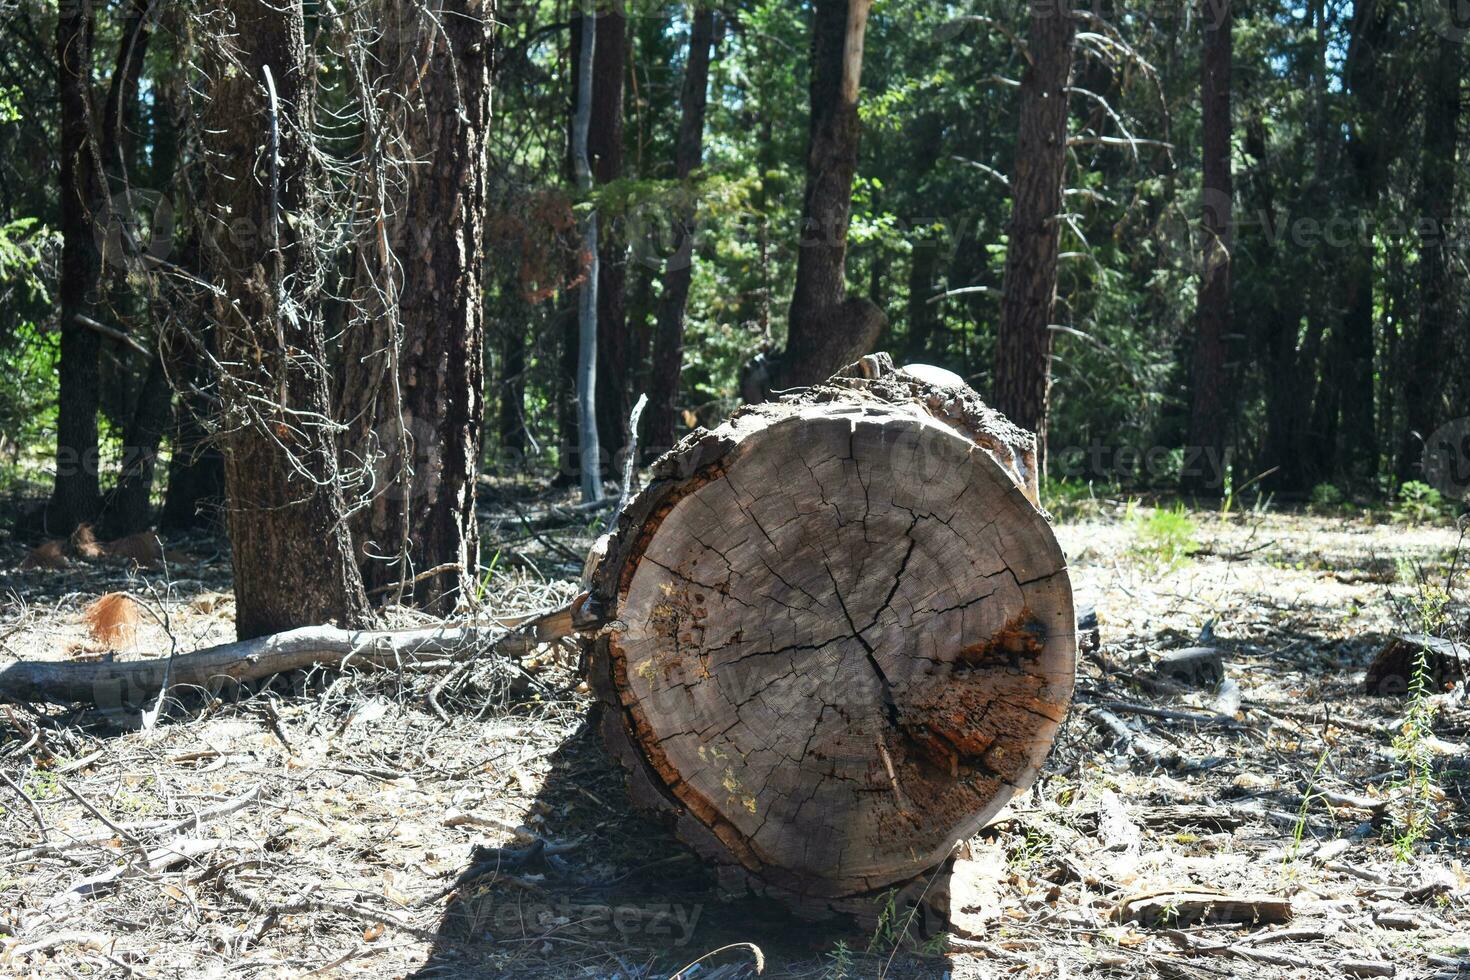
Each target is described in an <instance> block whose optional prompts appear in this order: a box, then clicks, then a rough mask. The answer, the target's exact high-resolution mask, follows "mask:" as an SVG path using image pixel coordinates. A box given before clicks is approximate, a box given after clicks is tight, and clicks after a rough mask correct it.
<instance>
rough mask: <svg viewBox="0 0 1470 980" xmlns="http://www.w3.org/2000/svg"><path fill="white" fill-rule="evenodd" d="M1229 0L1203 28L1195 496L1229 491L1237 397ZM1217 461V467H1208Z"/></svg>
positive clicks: (1207, 2) (1192, 423)
mask: <svg viewBox="0 0 1470 980" xmlns="http://www.w3.org/2000/svg"><path fill="white" fill-rule="evenodd" d="M1230 8H1231V3H1230V0H1225V2H1224V3H1220V4H1218V5H1216V4H1215V3H1213V2H1212V0H1203V2H1202V4H1201V8H1200V12H1201V20H1202V22H1203V27H1204V53H1203V55H1202V57H1201V83H1200V105H1201V109H1202V113H1201V115H1202V120H1201V128H1202V129H1203V130H1204V158H1203V182H1204V214H1203V215H1202V218H1201V226H1202V227H1203V229H1204V235H1205V242H1204V257H1203V268H1202V269H1201V270H1200V283H1199V294H1198V304H1199V305H1198V312H1197V313H1196V318H1197V324H1196V328H1195V338H1194V354H1193V359H1192V360H1193V363H1192V369H1193V370H1192V375H1193V390H1192V393H1191V401H1190V411H1189V445H1190V447H1191V449H1192V450H1197V451H1199V452H1200V455H1199V456H1198V457H1197V458H1198V459H1200V460H1203V461H1206V464H1207V465H1202V466H1200V467H1198V468H1197V469H1196V470H1194V471H1193V472H1187V473H1185V474H1184V483H1185V486H1186V487H1187V488H1189V489H1192V490H1197V491H1205V492H1207V493H1218V492H1220V491H1221V490H1222V489H1223V485H1222V484H1221V482H1220V478H1222V477H1223V476H1224V471H1223V469H1222V468H1220V467H1221V466H1223V463H1224V458H1225V437H1226V428H1227V427H1228V425H1229V420H1230V402H1231V399H1230V393H1229V391H1228V387H1229V386H1228V384H1227V382H1226V377H1225V342H1226V340H1225V338H1226V336H1227V335H1228V334H1229V333H1230V267H1231V249H1232V248H1233V247H1234V246H1233V241H1232V237H1233V236H1232V231H1231V199H1232V195H1233V193H1234V182H1233V181H1232V179H1231V175H1230V134H1231V130H1232V128H1231V124H1230V59H1231V48H1232V40H1231V39H1232V37H1233V36H1234V29H1233V24H1232V12H1231V9H1230ZM1209 461H1216V462H1217V463H1218V464H1220V465H1219V466H1217V465H1209Z"/></svg>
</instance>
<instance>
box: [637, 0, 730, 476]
mask: <svg viewBox="0 0 1470 980" xmlns="http://www.w3.org/2000/svg"><path fill="white" fill-rule="evenodd" d="M693 7H694V15H693V20H692V22H691V23H690V29H689V58H688V61H687V63H686V67H685V69H684V88H683V91H682V92H681V94H680V100H679V104H680V109H679V141H678V143H677V145H676V146H675V148H674V176H675V177H677V178H678V179H679V180H680V181H683V182H685V183H686V184H687V182H688V180H689V178H690V176H691V175H692V174H693V173H694V171H695V170H697V169H698V168H699V165H700V163H701V162H702V161H703V160H704V112H705V106H706V105H707V104H708V102H709V95H708V91H709V66H710V57H711V54H712V52H713V49H714V42H715V12H714V8H713V7H710V6H709V5H708V4H706V3H703V2H700V3H695V4H694V5H693ZM687 194H688V197H687V199H686V200H682V201H680V202H678V204H676V207H675V213H674V217H673V222H674V252H673V255H671V256H670V257H669V259H668V262H667V264H666V265H665V267H664V277H663V279H664V282H663V287H664V288H663V293H662V295H660V296H659V301H658V313H657V321H658V325H657V327H656V333H655V336H654V343H653V374H652V383H651V384H650V385H649V387H650V389H652V394H651V395H650V397H649V417H648V437H647V439H646V446H647V448H648V450H649V451H650V452H652V453H662V452H664V451H665V450H667V449H669V448H671V447H672V446H673V445H674V422H675V414H676V411H677V405H678V400H679V373H680V371H681V370H682V367H683V362H684V311H685V308H686V306H687V305H688V302H689V286H690V284H691V283H692V282H693V279H694V221H695V200H694V192H693V189H692V188H688V189H687Z"/></svg>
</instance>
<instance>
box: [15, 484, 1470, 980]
mask: <svg viewBox="0 0 1470 980" xmlns="http://www.w3.org/2000/svg"><path fill="white" fill-rule="evenodd" d="M516 507H517V508H518V511H517V510H511V511H509V512H504V513H502V512H500V511H498V510H497V511H495V512H492V513H490V514H488V515H487V519H486V520H487V524H486V528H485V531H484V535H485V538H486V540H487V541H488V542H489V546H488V547H487V549H486V558H487V560H489V559H491V558H493V560H494V571H493V573H492V574H491V575H490V576H488V577H487V580H486V588H485V593H484V597H483V598H484V602H485V604H486V605H487V607H489V608H491V609H493V611H495V612H497V613H507V612H511V611H516V610H527V609H534V608H538V607H543V606H547V605H552V604H555V603H556V602H557V601H558V600H560V599H562V598H565V597H566V596H568V595H570V594H571V593H572V591H573V590H574V580H575V577H576V574H577V566H576V563H575V561H574V560H573V559H574V558H575V556H576V555H577V554H579V553H581V552H583V551H585V548H586V547H587V545H588V544H589V542H590V540H591V535H592V532H593V530H594V529H593V528H591V527H589V526H588V524H587V522H586V521H581V522H577V521H576V520H575V519H572V523H571V524H570V525H569V526H562V527H555V526H553V525H554V524H555V523H556V522H555V520H554V519H552V518H553V517H554V514H553V511H551V510H549V507H550V501H548V499H547V498H546V497H544V496H539V497H530V496H528V497H527V498H526V499H525V500H524V501H522V502H519V503H517V505H516ZM523 516H524V517H525V518H526V519H525V520H523V519H522V517H523ZM1063 517H1064V518H1065V519H1064V520H1062V521H1061V523H1060V524H1059V527H1058V533H1059V536H1060V537H1061V539H1062V542H1063V545H1064V547H1065V549H1066V551H1067V553H1068V555H1069V558H1070V560H1071V563H1072V567H1073V572H1074V585H1075V588H1076V592H1077V595H1078V598H1079V602H1080V603H1083V604H1095V607H1096V613H1097V619H1098V622H1099V626H1098V629H1099V635H1100V639H1101V645H1100V648H1098V649H1094V650H1090V651H1089V652H1087V653H1085V654H1084V655H1083V656H1082V657H1081V658H1080V660H1079V678H1078V688H1077V704H1076V707H1075V708H1074V710H1073V712H1072V714H1071V716H1070V718H1069V720H1068V723H1067V725H1066V727H1065V728H1064V729H1063V732H1062V736H1061V738H1060V739H1059V741H1058V744H1057V747H1056V750H1055V751H1054V752H1053V754H1052V757H1051V759H1050V761H1049V763H1048V765H1047V768H1046V772H1045V774H1044V775H1043V777H1042V779H1041V781H1040V782H1039V783H1038V785H1037V786H1036V787H1035V788H1034V789H1033V790H1032V791H1031V792H1029V793H1027V794H1025V795H1024V796H1022V797H1020V798H1018V799H1017V800H1015V801H1014V802H1013V804H1012V806H1011V807H1010V808H1009V809H1008V810H1007V811H1006V812H1005V813H1004V814H1003V815H1002V817H1001V818H1000V819H998V820H997V821H996V822H995V823H993V824H992V825H991V826H990V827H989V828H987V829H986V830H985V831H984V832H983V833H982V834H981V836H980V837H979V838H977V839H976V840H975V841H973V842H971V845H970V849H971V852H972V856H973V861H972V866H974V867H980V868H983V869H985V871H986V881H985V882H981V883H980V885H979V886H977V888H976V893H977V895H978V897H977V898H976V899H975V904H974V905H973V906H972V908H971V911H970V912H969V913H968V919H967V921H968V922H970V923H971V924H972V926H973V924H974V923H979V925H978V927H974V928H972V929H971V930H970V935H969V936H956V935H950V934H948V933H946V932H943V931H940V929H939V928H938V926H939V924H938V923H936V922H934V921H933V920H932V917H929V916H923V915H909V914H906V913H905V911H904V910H903V909H892V910H883V909H879V910H876V913H877V914H879V916H880V918H881V919H882V921H881V923H880V925H879V926H878V927H876V928H874V927H873V926H871V925H869V926H868V927H865V928H861V929H860V928H858V927H856V926H853V925H850V924H844V923H840V922H831V923H797V922H793V921H791V920H790V919H789V918H788V917H787V916H786V915H785V914H784V913H783V912H782V911H781V910H780V909H778V908H773V907H770V906H768V905H766V904H763V903H761V902H759V901H756V900H753V899H750V898H743V899H737V898H731V897H728V896H722V895H721V894H719V893H718V891H717V890H716V888H715V886H714V883H713V881H712V880H711V877H710V876H709V875H708V873H707V872H706V870H705V869H704V868H702V867H701V866H700V864H699V862H698V861H696V860H695V859H694V858H692V857H691V856H690V855H689V854H688V853H686V852H685V850H684V849H683V848H682V847H681V846H680V845H679V844H678V843H677V842H676V841H675V840H673V839H672V838H671V837H670V836H668V835H666V834H665V833H664V832H663V831H662V830H660V829H659V828H658V827H656V826H653V825H652V824H650V823H649V822H647V821H645V820H644V819H643V818H642V817H640V816H639V815H638V814H636V813H634V812H631V811H630V809H629V806H628V803H627V800H626V796H625V793H624V790H623V786H622V779H621V774H620V772H619V770H618V769H617V768H616V767H615V766H614V765H613V764H612V763H611V762H610V761H609V760H608V758H607V756H606V755H605V754H604V752H603V750H602V747H601V745H600V743H599V741H598V740H597V738H596V736H595V734H593V733H591V732H589V731H587V730H586V727H585V720H586V716H587V704H588V702H587V697H586V693H585V688H583V687H582V686H581V685H580V682H579V678H578V676H577V653H576V651H575V650H574V649H572V648H570V647H555V648H542V649H540V650H537V651H535V652H534V653H533V654H532V655H530V656H529V657H528V658H526V659H524V660H523V661H520V662H518V663H506V662H484V663H478V664H476V665H475V666H474V667H473V668H472V669H468V670H464V671H459V672H456V673H455V674H453V675H451V676H445V675H441V674H428V675H420V674H414V673H406V674H403V675H397V674H392V673H376V674H373V673H357V672H351V673H347V674H343V675H336V674H331V675H327V674H319V675H313V676H310V677H286V678H279V679H277V681H276V682H274V683H273V684H271V685H269V686H267V687H264V688H261V689H258V690H253V691H241V692H237V694H236V695H234V696H230V697H226V698H224V699H205V698H201V697H199V696H197V695H196V694H195V693H194V692H178V697H177V701H176V703H174V704H172V705H170V706H169V708H168V710H167V711H165V713H164V717H163V718H161V719H160V720H159V721H158V722H157V724H155V725H151V726H147V725H145V724H144V720H143V719H142V718H141V716H139V715H138V714H136V713H131V712H126V711H111V712H99V711H95V710H92V711H81V710H61V709H55V708H52V709H45V710H42V709H41V708H39V707H38V706H37V707H32V706H21V705H11V706H8V707H7V706H3V705H0V776H3V779H0V975H3V976H17V977H25V976H43V977H53V976H55V977H62V976H65V977H78V976H86V977H99V976H103V977H110V976H138V977H189V978H193V977H225V976H230V977H309V976H310V977H315V976H321V977H336V976H342V977H346V976H369V977H395V976H416V977H514V978H543V977H544V978H574V977H588V978H594V977H595V978H614V977H619V978H626V980H633V978H655V977H657V978H665V977H670V976H672V975H674V974H676V973H678V971H679V970H680V969H681V968H683V967H686V966H687V965H688V964H691V963H694V962H695V961H697V960H700V958H701V957H703V956H706V954H710V953H712V952H713V951H716V950H721V947H730V948H727V949H723V950H722V951H719V952H714V955H711V956H709V957H708V958H707V959H704V960H702V961H700V962H699V963H698V964H697V965H695V966H693V967H689V968H687V969H685V970H684V972H683V973H682V976H683V977H687V978H690V980H693V978H700V980H711V978H724V980H731V978H736V977H746V976H753V975H755V974H754V965H753V964H754V957H755V954H754V952H753V951H752V949H751V947H750V946H746V945H736V944H753V945H754V946H756V947H759V949H760V950H761V953H762V955H763V958H764V964H765V974H764V975H765V976H773V977H805V978H819V977H830V978H839V977H851V978H869V977H885V976H886V977H923V978H928V977H935V978H938V977H956V978H966V977H1002V976H1005V977H1010V976H1014V977H1073V976H1099V977H1101V976H1117V977H1152V976H1161V977H1169V978H1177V977H1198V978H1213V977H1229V976H1250V977H1324V978H1325V977H1343V976H1397V977H1401V978H1427V977H1443V978H1445V980H1448V978H1449V977H1452V976H1456V975H1470V872H1467V871H1466V869H1465V867H1464V864H1463V862H1464V860H1465V856H1466V848H1467V846H1470V806H1467V801H1466V791H1467V787H1470V748H1467V746H1466V744H1465V743H1466V741H1467V740H1470V708H1467V706H1466V703H1465V701H1464V698H1463V696H1462V693H1461V692H1462V691H1463V684H1461V685H1460V686H1459V687H1458V688H1457V689H1456V690H1455V691H1452V692H1448V693H1440V694H1437V695H1435V696H1434V697H1433V698H1431V699H1430V700H1429V702H1428V703H1427V705H1426V706H1425V707H1424V709H1423V710H1422V711H1421V712H1419V713H1418V714H1415V713H1411V712H1409V711H1408V708H1407V702H1406V700H1405V698H1404V697H1402V696H1372V697H1370V696H1367V695H1366V694H1364V693H1363V691H1364V682H1363V679H1364V668H1365V666H1366V665H1367V663H1368V662H1369V661H1370V660H1371V659H1372V657H1373V656H1374V655H1375V654H1376V653H1377V652H1378V651H1379V649H1381V648H1382V646H1383V645H1384V642H1385V638H1386V637H1387V636H1388V635H1390V634H1393V633H1396V632H1399V631H1402V630H1404V629H1405V628H1406V625H1408V626H1411V625H1413V624H1412V623H1409V624H1406V623H1405V620H1406V619H1408V620H1412V619H1414V617H1415V615H1416V611H1417V610H1419V609H1420V605H1421V604H1419V603H1416V602H1415V601H1414V599H1413V596H1414V595H1415V594H1416V593H1417V592H1419V591H1420V590H1419V589H1418V587H1417V586H1415V585H1414V577H1415V575H1416V574H1419V573H1421V572H1422V573H1423V574H1425V575H1427V576H1429V578H1430V580H1431V581H1434V582H1440V583H1442V582H1443V581H1445V578H1446V576H1447V575H1449V574H1451V573H1452V571H1457V570H1458V569H1457V567H1456V562H1457V558H1456V555H1457V553H1458V551H1459V543H1460V542H1459V539H1460V533H1459V532H1458V531H1457V530H1456V529H1455V528H1453V527H1442V526H1441V527H1431V526H1407V525H1374V524H1370V523H1367V522H1365V521H1363V520H1361V519H1353V518H1347V517H1321V516H1306V515H1300V514H1294V515H1287V514H1279V513H1269V512H1265V513H1254V512H1245V513H1237V514H1233V515H1229V516H1227V517H1221V516H1220V515H1219V514H1218V513H1197V514H1194V515H1192V520H1193V522H1194V525H1195V528H1196V529H1197V530H1196V531H1195V538H1196V540H1197V543H1198V545H1199V550H1198V552H1197V553H1196V554H1194V555H1193V557H1192V558H1188V559H1185V560H1182V561H1179V562H1177V563H1175V562H1173V561H1171V560H1170V559H1171V558H1172V557H1173V556H1171V555H1169V554H1167V553H1165V552H1163V551H1162V550H1160V548H1158V547H1157V546H1156V545H1155V544H1151V543H1150V541H1151V540H1152V539H1149V538H1148V537H1147V535H1146V534H1145V533H1144V532H1142V531H1141V530H1140V527H1142V526H1143V525H1142V524H1141V523H1140V521H1141V518H1138V517H1134V516H1130V515H1128V514H1125V512H1124V507H1123V505H1122V504H1121V502H1107V501H1103V502H1098V503H1095V504H1091V505H1089V506H1088V507H1086V508H1074V509H1073V512H1072V513H1065V514H1064V515H1063ZM532 526H535V527H537V530H535V531H534V532H533V531H531V530H530V528H531V527H532ZM165 543H166V545H167V546H168V548H169V552H170V561H169V563H168V567H167V569H166V571H163V570H138V569H128V568H125V567H122V566H110V565H106V564H74V565H73V566H72V567H70V568H67V569H65V570H61V571H41V570H22V569H21V568H20V565H21V562H22V559H23V558H24V556H25V549H24V548H22V547H21V546H19V545H0V593H3V596H4V598H3V606H0V610H3V612H0V669H3V668H4V667H5V666H6V665H7V664H9V663H11V662H13V661H14V660H15V659H16V658H21V657H24V658H44V659H62V658H79V657H97V656H103V655H115V656H118V657H123V658H126V657H138V656H157V655H160V654H166V653H167V651H168V650H169V649H170V647H171V644H173V643H177V645H178V649H180V650H187V649H193V648H196V647H201V646H205V645H209V644H212V643H216V642H220V641H222V640H226V639H229V638H231V637H232V626H231V601H230V599H229V564H228V558H227V556H226V555H225V554H223V553H222V551H221V547H222V546H221V543H220V542H218V541H216V540H212V539H208V538H196V539H181V540H170V541H167V542H165ZM1458 561H1459V563H1460V564H1463V563H1464V561H1465V557H1464V556H1461V557H1460V558H1459V559H1458ZM1416 569H1417V571H1416ZM110 591H126V592H128V593H130V594H131V595H132V596H134V597H135V598H136V600H137V601H138V603H139V605H140V606H141V607H142V608H143V609H144V610H145V614H144V616H143V622H142V623H141V624H140V625H139V626H138V628H137V630H136V635H135V636H125V637H121V638H116V639H115V642H113V643H101V642H99V641H98V640H97V639H96V638H95V637H94V636H93V635H92V634H91V633H90V632H89V630H88V628H87V626H86V624H85V623H84V621H83V616H82V610H83V609H84V607H85V606H86V605H87V603H89V602H90V601H92V600H93V599H95V598H97V597H98V596H100V595H102V594H104V593H106V592H110ZM1464 598H1465V596H1464V593H1463V592H1461V593H1459V594H1458V595H1457V596H1456V597H1455V599H1456V601H1455V602H1452V604H1451V606H1450V608H1449V610H1448V614H1449V618H1450V621H1451V622H1452V623H1464V622H1465V621H1466V612H1467V610H1466V608H1465V605H1464V603H1463V599H1464ZM396 615H397V617H398V618H399V619H401V620H408V619H411V618H412V617H411V615H410V614H408V613H406V612H402V611H400V612H398V613H396ZM1202 631H1204V642H1207V643H1209V644H1211V645H1214V646H1216V647H1217V648H1218V649H1220V650H1221V651H1222V653H1223V659H1224V662H1225V677H1226V680H1225V682H1224V683H1223V684H1216V683H1213V682H1212V679H1210V680H1209V682H1197V683H1188V682H1181V681H1180V680H1179V679H1178V678H1174V679H1168V678H1165V677H1162V676H1161V675H1160V674H1159V672H1158V671H1157V670H1156V663H1157V660H1158V658H1159V656H1160V655H1161V654H1162V653H1164V652H1166V651H1170V650H1176V649H1180V648H1185V647H1190V646H1196V645H1199V644H1200V643H1201V633H1202ZM110 647H120V648H121V649H117V650H110V649H109V648H110ZM431 693H432V695H433V696H432V698H431V697H430V695H431ZM435 705H437V706H438V710H436V707H435ZM1406 732H1407V733H1408V734H1407V735H1406ZM1187 889H1193V890H1195V891H1199V890H1201V889H1214V890H1217V891H1218V892H1224V893H1228V894H1229V895H1232V896H1235V897H1237V898H1239V897H1241V896H1258V898H1253V899H1252V901H1256V902H1258V903H1263V902H1266V901H1267V900H1271V901H1274V902H1278V903H1283V904H1284V905H1285V906H1286V909H1287V910H1289V912H1290V919H1289V921H1285V922H1280V923H1277V922H1272V921H1268V920H1270V919H1273V918H1277V917H1278V916H1273V915H1269V914H1267V913H1265V912H1263V911H1261V909H1262V908H1265V906H1264V905H1261V906H1260V907H1257V906H1252V908H1253V909H1255V911H1254V912H1253V913H1251V914H1249V915H1245V916H1233V917H1229V916H1227V918H1235V919H1239V920H1243V921H1225V922H1214V923H1211V922H1205V923H1191V921H1190V915H1189V912H1190V909H1191V908H1192V906H1191V905H1190V901H1189V900H1188V899H1187V898H1181V897H1179V893H1180V892H1181V891H1182V890H1187ZM1160 893H1163V897H1162V898H1158V899H1155V900H1154V903H1153V907H1154V908H1155V909H1156V910H1160V911H1159V914H1157V915H1156V916H1155V917H1154V918H1153V919H1152V920H1150V919H1149V917H1148V916H1147V915H1145V916H1143V920H1142V921H1127V915H1126V911H1127V910H1128V909H1132V910H1134V911H1137V910H1138V909H1139V908H1141V907H1144V906H1146V905H1147V902H1146V901H1145V900H1143V899H1142V896H1147V895H1150V894H1154V895H1157V894H1160ZM1140 902H1142V905H1140ZM1222 903H1223V900H1211V902H1210V905H1211V906H1215V905H1219V904H1222ZM1273 907H1274V906H1273ZM1120 909H1121V910H1124V912H1125V914H1124V915H1123V916H1121V917H1120V915H1119V912H1120ZM885 911H887V912H888V913H889V914H887V915H883V914H882V913H883V912H885Z"/></svg>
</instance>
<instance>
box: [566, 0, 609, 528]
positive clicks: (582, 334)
mask: <svg viewBox="0 0 1470 980" xmlns="http://www.w3.org/2000/svg"><path fill="white" fill-rule="evenodd" d="M589 18H590V19H589ZM597 35H598V28H597V15H596V14H594V13H592V12H591V11H590V10H589V11H588V12H587V13H586V14H584V15H582V16H580V17H576V18H573V22H572V36H573V37H574V38H575V39H576V43H575V44H574V46H573V48H572V52H573V55H574V59H575V61H576V63H577V72H576V79H577V101H576V111H575V113H574V114H573V117H572V167H573V169H574V171H575V172H576V177H577V190H578V192H579V193H581V194H583V195H587V194H589V193H590V192H591V190H592V181H593V172H592V159H591V148H590V145H589V140H590V138H591V130H592V115H593V112H594V108H595V106H594V99H595V97H596V86H595V84H594V70H593V69H594V65H595V62H596V57H597V40H598V39H597ZM582 236H583V237H582V245H583V254H584V256H585V261H586V263H587V271H586V273H585V274H584V276H583V280H582V286H581V288H580V289H578V290H577V434H578V445H577V456H578V466H579V469H580V471H581V483H582V499H583V500H584V501H586V502H589V503H590V502H595V501H597V500H598V499H600V498H601V497H602V446H601V440H600V439H599V437H598V432H597V404H598V402H597V374H598V364H597V350H598V343H597V334H598V308H597V306H598V303H597V293H598V279H599V274H600V266H601V262H600V261H599V258H598V252H597V241H598V239H597V211H596V209H595V208H594V209H591V210H589V211H588V213H587V216H586V217H585V218H584V219H583V229H582Z"/></svg>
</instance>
